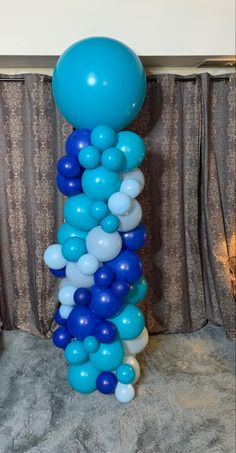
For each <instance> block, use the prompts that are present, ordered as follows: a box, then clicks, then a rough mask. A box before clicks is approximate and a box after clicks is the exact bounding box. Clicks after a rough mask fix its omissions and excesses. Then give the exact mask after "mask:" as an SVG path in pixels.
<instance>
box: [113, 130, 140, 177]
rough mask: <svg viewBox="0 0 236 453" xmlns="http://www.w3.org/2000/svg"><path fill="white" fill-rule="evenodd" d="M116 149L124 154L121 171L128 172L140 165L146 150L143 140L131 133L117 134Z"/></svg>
mask: <svg viewBox="0 0 236 453" xmlns="http://www.w3.org/2000/svg"><path fill="white" fill-rule="evenodd" d="M116 147H117V148H118V149H120V150H121V151H122V152H123V153H124V160H123V164H122V167H121V170H122V171H129V170H132V169H133V168H135V167H138V166H139V165H141V163H142V161H143V159H144V157H145V154H146V148H145V143H144V141H143V139H142V138H141V137H140V136H139V135H138V134H135V133H134V132H131V131H122V132H119V134H118V143H117V145H116Z"/></svg>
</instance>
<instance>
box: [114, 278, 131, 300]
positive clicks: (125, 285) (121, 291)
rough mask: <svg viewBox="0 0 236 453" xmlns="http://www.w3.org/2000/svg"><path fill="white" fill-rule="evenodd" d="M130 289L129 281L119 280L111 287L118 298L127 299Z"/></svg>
mask: <svg viewBox="0 0 236 453" xmlns="http://www.w3.org/2000/svg"><path fill="white" fill-rule="evenodd" d="M129 289H130V285H129V282H127V280H119V279H118V278H117V279H116V280H115V281H114V283H113V284H112V285H111V290H112V292H113V293H114V294H115V296H116V297H121V298H122V297H125V296H127V294H128V292H129Z"/></svg>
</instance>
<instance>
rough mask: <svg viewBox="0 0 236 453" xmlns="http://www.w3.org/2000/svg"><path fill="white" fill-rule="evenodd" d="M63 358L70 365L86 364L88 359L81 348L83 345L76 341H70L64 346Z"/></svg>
mask: <svg viewBox="0 0 236 453" xmlns="http://www.w3.org/2000/svg"><path fill="white" fill-rule="evenodd" d="M64 356H65V359H66V360H67V362H69V363H70V364H71V365H81V364H82V363H85V362H87V361H88V358H89V356H88V353H87V352H86V351H85V349H84V347H83V343H82V342H81V341H77V340H76V341H75V340H72V341H71V342H70V343H69V344H68V345H67V346H66V349H65V351H64Z"/></svg>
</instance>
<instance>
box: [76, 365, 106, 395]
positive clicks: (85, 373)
mask: <svg viewBox="0 0 236 453" xmlns="http://www.w3.org/2000/svg"><path fill="white" fill-rule="evenodd" d="M99 373H100V371H99V370H98V369H97V368H96V367H95V366H94V365H93V364H92V363H91V362H86V363H84V364H83V365H79V366H77V365H71V366H70V367H69V369H68V380H69V384H70V385H71V387H72V388H73V389H74V390H76V391H77V392H80V393H92V392H94V391H95V390H96V380H97V377H98V375H99Z"/></svg>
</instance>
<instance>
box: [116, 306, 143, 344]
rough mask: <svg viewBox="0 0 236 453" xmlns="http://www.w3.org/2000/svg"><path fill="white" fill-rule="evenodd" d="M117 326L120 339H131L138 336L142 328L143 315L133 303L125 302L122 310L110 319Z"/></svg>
mask: <svg viewBox="0 0 236 453" xmlns="http://www.w3.org/2000/svg"><path fill="white" fill-rule="evenodd" d="M110 321H112V323H113V324H115V326H116V327H117V330H118V332H119V335H120V338H121V339H122V340H132V339H133V338H136V337H138V336H139V335H140V334H141V332H142V331H143V328H144V316H143V313H142V312H141V310H140V309H139V308H138V307H135V305H131V304H127V305H125V307H124V308H123V310H122V312H121V313H119V314H118V315H117V316H115V317H112V319H110Z"/></svg>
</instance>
